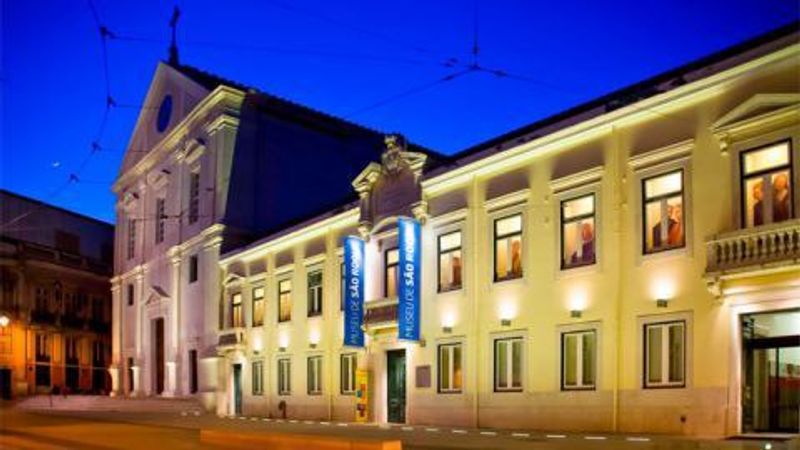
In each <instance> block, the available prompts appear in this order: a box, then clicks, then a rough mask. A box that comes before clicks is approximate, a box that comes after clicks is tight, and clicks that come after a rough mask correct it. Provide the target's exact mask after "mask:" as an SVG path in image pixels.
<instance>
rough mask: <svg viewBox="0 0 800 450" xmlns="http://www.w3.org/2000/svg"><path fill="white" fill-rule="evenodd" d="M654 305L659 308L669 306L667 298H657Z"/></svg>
mask: <svg viewBox="0 0 800 450" xmlns="http://www.w3.org/2000/svg"><path fill="white" fill-rule="evenodd" d="M656 306H657V307H659V308H666V307H668V306H669V299H666V298H658V299H656Z"/></svg>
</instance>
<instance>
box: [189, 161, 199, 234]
mask: <svg viewBox="0 0 800 450" xmlns="http://www.w3.org/2000/svg"><path fill="white" fill-rule="evenodd" d="M199 217H200V172H192V174H191V175H189V223H190V224H191V223H195V222H197V219H198V218H199Z"/></svg>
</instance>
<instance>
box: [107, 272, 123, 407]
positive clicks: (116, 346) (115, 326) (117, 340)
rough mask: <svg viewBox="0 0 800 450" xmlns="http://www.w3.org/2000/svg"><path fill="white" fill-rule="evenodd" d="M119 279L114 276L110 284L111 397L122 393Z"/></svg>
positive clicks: (109, 369)
mask: <svg viewBox="0 0 800 450" xmlns="http://www.w3.org/2000/svg"><path fill="white" fill-rule="evenodd" d="M120 295H121V281H120V280H119V278H115V279H114V280H113V281H112V285H111V367H109V368H108V374H109V375H110V376H111V392H110V395H111V397H115V396H118V395H121V394H122V383H121V382H122V372H121V370H122V364H123V360H122V299H121V297H120Z"/></svg>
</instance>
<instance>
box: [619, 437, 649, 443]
mask: <svg viewBox="0 0 800 450" xmlns="http://www.w3.org/2000/svg"><path fill="white" fill-rule="evenodd" d="M625 440H627V441H631V442H650V438H646V437H638V436H632V437H629V438H625Z"/></svg>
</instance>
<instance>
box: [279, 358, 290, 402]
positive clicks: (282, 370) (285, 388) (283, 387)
mask: <svg viewBox="0 0 800 450" xmlns="http://www.w3.org/2000/svg"><path fill="white" fill-rule="evenodd" d="M277 365H278V370H276V375H277V380H278V386H277V388H278V395H279V396H288V395H292V358H291V357H289V356H283V357H280V358H278V360H277ZM284 382H285V384H284Z"/></svg>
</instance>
